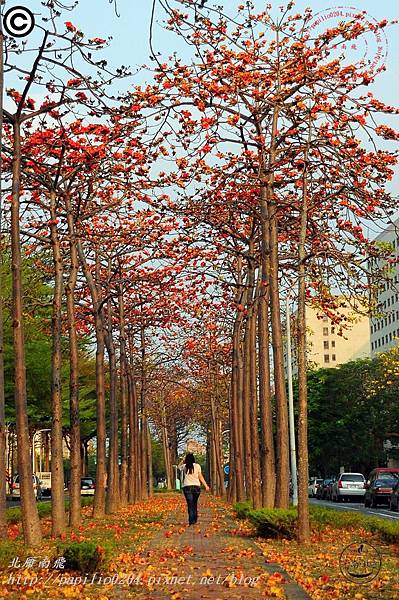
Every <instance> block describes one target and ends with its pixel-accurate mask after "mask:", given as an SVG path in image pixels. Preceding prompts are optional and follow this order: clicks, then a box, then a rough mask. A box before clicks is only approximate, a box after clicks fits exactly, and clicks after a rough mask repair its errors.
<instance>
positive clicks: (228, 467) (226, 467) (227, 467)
mask: <svg viewBox="0 0 399 600" xmlns="http://www.w3.org/2000/svg"><path fill="white" fill-rule="evenodd" d="M223 471H224V472H225V474H226V475H228V474H229V473H230V465H224V467H223Z"/></svg>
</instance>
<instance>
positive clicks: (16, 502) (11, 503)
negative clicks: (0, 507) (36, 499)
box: [6, 496, 51, 508]
mask: <svg viewBox="0 0 399 600" xmlns="http://www.w3.org/2000/svg"><path fill="white" fill-rule="evenodd" d="M41 502H51V498H43V500H41ZM20 505H21V501H20V499H19V498H18V500H11V496H7V501H6V507H7V508H16V507H17V506H20Z"/></svg>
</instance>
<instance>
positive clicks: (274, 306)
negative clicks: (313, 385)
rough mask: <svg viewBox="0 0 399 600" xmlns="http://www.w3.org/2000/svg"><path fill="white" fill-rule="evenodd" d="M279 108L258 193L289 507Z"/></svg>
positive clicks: (280, 470) (281, 485)
mask: <svg viewBox="0 0 399 600" xmlns="http://www.w3.org/2000/svg"><path fill="white" fill-rule="evenodd" d="M278 111H279V109H278V108H277V107H276V108H275V110H274V112H273V119H272V132H271V138H272V142H271V147H270V152H269V165H268V172H269V173H270V174H269V175H266V172H265V171H264V172H263V173H262V174H263V175H264V177H265V178H266V181H267V186H266V193H265V196H263V194H261V202H262V204H263V202H264V201H266V207H262V211H264V212H265V213H266V215H267V219H268V226H269V243H270V247H269V248H268V249H267V252H268V253H269V256H270V272H269V281H270V308H271V326H272V346H273V366H274V388H275V396H276V430H277V431H276V450H277V468H276V478H277V479H276V507H277V508H288V506H289V473H290V465H289V441H288V440H289V438H288V406H287V393H286V389H285V378H284V353H283V335H282V326H281V310H280V289H279V242H278V213H277V204H276V199H275V198H274V189H273V186H274V172H273V169H274V165H275V162H276V139H277V130H278V116H279V112H278Z"/></svg>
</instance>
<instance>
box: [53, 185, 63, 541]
mask: <svg viewBox="0 0 399 600" xmlns="http://www.w3.org/2000/svg"><path fill="white" fill-rule="evenodd" d="M50 218H51V225H50V240H51V250H52V255H53V265H54V290H53V307H52V317H51V334H52V353H51V419H52V425H51V516H52V520H51V533H52V535H53V536H55V537H57V536H59V535H61V534H62V533H64V532H65V527H66V522H65V500H64V458H63V451H62V395H61V369H62V349H61V333H62V292H63V264H62V255H61V244H60V239H59V235H58V226H57V202H56V194H55V192H50Z"/></svg>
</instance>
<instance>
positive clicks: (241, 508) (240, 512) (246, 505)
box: [234, 500, 252, 519]
mask: <svg viewBox="0 0 399 600" xmlns="http://www.w3.org/2000/svg"><path fill="white" fill-rule="evenodd" d="M234 510H235V511H236V515H237V517H238V518H239V519H247V518H248V514H249V511H250V510H252V502H251V501H250V500H245V502H236V503H235V504H234Z"/></svg>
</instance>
